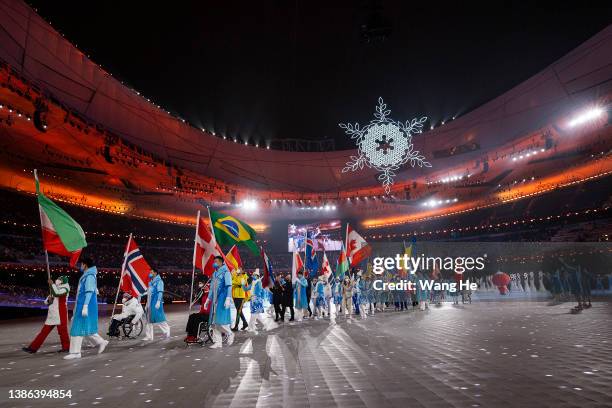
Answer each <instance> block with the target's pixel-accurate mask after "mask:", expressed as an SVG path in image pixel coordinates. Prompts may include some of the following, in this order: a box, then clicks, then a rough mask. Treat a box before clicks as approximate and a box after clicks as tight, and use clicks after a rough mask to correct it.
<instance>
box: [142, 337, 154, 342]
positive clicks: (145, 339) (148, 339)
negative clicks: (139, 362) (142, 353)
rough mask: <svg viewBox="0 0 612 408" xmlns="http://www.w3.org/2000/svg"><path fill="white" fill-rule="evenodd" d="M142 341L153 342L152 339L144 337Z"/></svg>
mask: <svg viewBox="0 0 612 408" xmlns="http://www.w3.org/2000/svg"><path fill="white" fill-rule="evenodd" d="M143 340H144V341H151V340H153V337H145V338H143Z"/></svg>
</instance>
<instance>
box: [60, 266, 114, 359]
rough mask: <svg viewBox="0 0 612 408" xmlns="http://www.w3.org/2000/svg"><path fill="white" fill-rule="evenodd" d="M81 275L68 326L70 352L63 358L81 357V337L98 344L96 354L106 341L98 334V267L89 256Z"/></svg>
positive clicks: (106, 343)
mask: <svg viewBox="0 0 612 408" xmlns="http://www.w3.org/2000/svg"><path fill="white" fill-rule="evenodd" d="M79 269H80V270H81V272H83V275H82V276H81V279H79V286H78V288H77V295H76V303H75V305H74V314H73V316H72V325H71V326H70V353H69V354H68V355H67V356H66V357H64V360H71V359H74V358H81V345H82V344H83V338H84V337H89V338H90V339H91V340H92V341H93V342H94V343H96V344H97V345H98V354H100V353H102V352H103V351H104V349H105V348H106V346H107V345H108V341H107V340H104V339H103V338H102V337H101V336H100V335H99V334H98V296H97V292H98V288H97V280H96V275H97V273H98V269H97V268H96V267H95V265H94V262H93V260H92V259H91V258H85V259H83V261H82V262H81V265H80V268H79Z"/></svg>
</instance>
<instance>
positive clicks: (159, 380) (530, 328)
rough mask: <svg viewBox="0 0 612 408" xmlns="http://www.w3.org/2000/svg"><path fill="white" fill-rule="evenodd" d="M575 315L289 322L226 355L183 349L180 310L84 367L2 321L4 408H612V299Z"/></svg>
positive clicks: (515, 307) (492, 305) (445, 310)
mask: <svg viewBox="0 0 612 408" xmlns="http://www.w3.org/2000/svg"><path fill="white" fill-rule="evenodd" d="M569 308H570V304H567V303H566V304H562V305H555V306H550V305H548V304H547V303H545V302H476V303H474V304H472V305H466V306H452V305H444V306H442V307H439V308H436V307H434V308H432V309H431V310H429V311H427V312H406V313H396V312H386V313H382V314H376V316H375V317H374V318H368V319H366V320H353V321H351V322H346V321H344V319H339V322H338V324H337V325H334V326H330V325H329V322H328V321H324V320H319V321H305V322H303V323H301V324H300V323H292V324H288V323H285V326H284V327H282V328H279V329H276V330H275V331H273V332H270V334H262V333H260V334H259V335H256V336H254V335H248V334H246V333H240V334H239V335H237V337H236V342H235V343H234V345H233V346H231V347H224V348H223V349H221V350H208V349H206V348H201V347H200V346H197V345H196V346H190V347H189V348H186V346H185V345H184V343H183V341H182V338H183V329H184V324H185V321H186V314H185V313H184V312H182V313H181V312H178V311H170V312H169V313H168V316H169V320H170V324H171V326H172V329H173V337H172V338H171V339H169V340H155V341H154V342H152V343H147V344H144V343H143V342H142V341H138V340H133V341H114V342H113V343H111V344H110V345H109V347H108V348H107V350H106V351H105V352H104V353H103V354H101V355H96V354H95V349H89V350H86V351H85V353H84V355H83V358H82V359H80V360H76V361H65V360H62V359H61V356H62V355H58V354H56V353H55V352H54V351H55V350H57V347H58V339H57V335H56V334H55V333H52V334H51V335H50V337H49V340H51V342H48V343H46V344H45V345H44V346H43V349H42V350H41V351H40V352H39V353H38V354H35V355H29V354H25V353H23V352H22V351H21V350H20V349H21V347H22V346H23V345H24V343H25V342H26V341H29V340H30V339H31V338H32V337H33V336H34V334H35V332H36V331H37V330H38V329H39V328H40V324H41V322H42V319H40V320H39V319H34V320H33V319H30V320H28V321H21V322H16V321H9V322H4V323H2V324H1V325H0V327H1V330H0V392H1V397H0V406H6V407H13V406H14V407H26V406H31V407H51V406H53V407H59V406H92V405H94V406H99V407H114V408H117V407H130V408H134V407H166V406H178V407H187V406H193V407H229V406H232V407H233V406H235V407H241V408H243V407H251V406H262V407H268V406H270V407H306V406H317V407H332V406H342V407H363V406H367V407H531V406H533V407H536V406H537V407H555V408H562V407H601V406H612V325H611V324H610V317H611V316H612V303H610V302H608V301H605V302H596V303H594V305H593V308H592V309H589V310H586V311H584V312H583V313H582V314H579V315H572V314H569ZM106 323H107V320H106V319H105V320H104V321H102V320H101V323H100V328H101V329H100V331H102V327H106ZM10 389H32V390H35V389H63V390H68V389H70V390H71V391H72V398H70V399H63V400H50V399H45V400H16V399H9V390H10Z"/></svg>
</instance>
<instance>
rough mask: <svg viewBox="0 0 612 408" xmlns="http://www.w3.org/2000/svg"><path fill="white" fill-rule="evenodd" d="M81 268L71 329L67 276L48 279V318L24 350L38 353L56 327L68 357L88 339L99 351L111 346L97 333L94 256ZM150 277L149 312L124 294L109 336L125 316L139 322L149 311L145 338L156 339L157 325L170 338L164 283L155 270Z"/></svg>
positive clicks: (75, 355)
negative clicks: (164, 306) (165, 308)
mask: <svg viewBox="0 0 612 408" xmlns="http://www.w3.org/2000/svg"><path fill="white" fill-rule="evenodd" d="M78 268H79V270H80V271H81V272H82V275H81V278H80V279H79V283H78V286H77V292H76V297H75V303H74V308H73V316H72V320H71V321H70V330H69V329H68V307H67V300H68V296H69V294H70V285H69V283H68V277H67V276H60V277H58V278H57V279H56V280H55V281H53V280H51V279H49V281H48V284H49V291H50V294H49V296H48V297H47V299H46V300H45V303H46V304H47V305H48V311H47V318H46V320H45V323H44V325H43V327H42V329H41V330H40V332H39V333H38V335H37V336H36V337H35V338H34V340H33V341H32V342H31V343H30V344H29V345H28V346H26V347H23V351H25V352H27V353H32V354H33V353H36V352H37V351H38V350H39V348H40V347H41V345H42V344H43V342H44V341H45V339H46V338H47V336H48V335H49V333H51V331H52V330H53V328H57V331H58V334H59V336H60V341H61V346H62V347H61V349H60V350H59V351H58V352H60V353H67V355H66V356H64V359H65V360H71V359H76V358H81V348H82V345H83V340H84V339H85V338H87V339H88V340H90V341H91V342H93V343H94V344H95V345H96V346H97V347H98V354H101V353H102V352H104V350H105V349H106V347H107V346H108V343H109V342H108V340H105V339H104V338H102V336H100V335H99V334H98V289H97V286H98V285H97V273H98V270H97V268H96V266H95V264H94V261H93V260H92V259H91V258H84V259H83V260H82V261H80V262H79V264H78ZM149 279H150V281H149V286H148V291H147V304H146V312H145V310H144V309H143V308H142V305H141V304H140V299H138V298H136V297H132V295H131V294H130V293H128V292H126V293H124V294H123V298H122V304H123V308H122V311H121V313H119V314H116V315H113V316H112V318H111V324H110V327H109V333H108V335H109V336H114V335H116V334H117V333H118V330H119V328H118V327H119V325H120V324H121V323H122V322H123V321H125V319H128V318H130V319H132V320H133V321H137V320H139V319H141V318H142V317H143V315H145V314H146V317H147V319H146V325H145V337H144V340H153V329H154V327H158V328H159V329H160V330H161V331H162V333H163V334H164V335H165V337H166V338H169V337H170V326H169V325H168V322H167V321H166V315H165V314H164V309H163V303H164V302H163V292H164V283H163V281H162V279H161V277H160V276H159V274H158V273H157V272H156V271H155V270H151V272H150V274H149Z"/></svg>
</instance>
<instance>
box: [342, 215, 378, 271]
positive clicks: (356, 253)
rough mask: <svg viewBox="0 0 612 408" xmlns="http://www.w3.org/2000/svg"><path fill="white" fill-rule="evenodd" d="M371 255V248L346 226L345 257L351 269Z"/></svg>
mask: <svg viewBox="0 0 612 408" xmlns="http://www.w3.org/2000/svg"><path fill="white" fill-rule="evenodd" d="M371 253H372V248H371V247H370V245H368V243H367V242H366V240H365V239H363V237H362V236H361V235H359V234H358V233H357V231H355V230H354V229H352V228H351V226H350V225H349V224H347V225H346V255H347V257H348V258H349V260H350V263H351V268H352V267H353V266H355V265H359V264H360V263H361V262H362V261H363V260H364V259H366V258H367V257H368V256H370V254H371Z"/></svg>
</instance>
